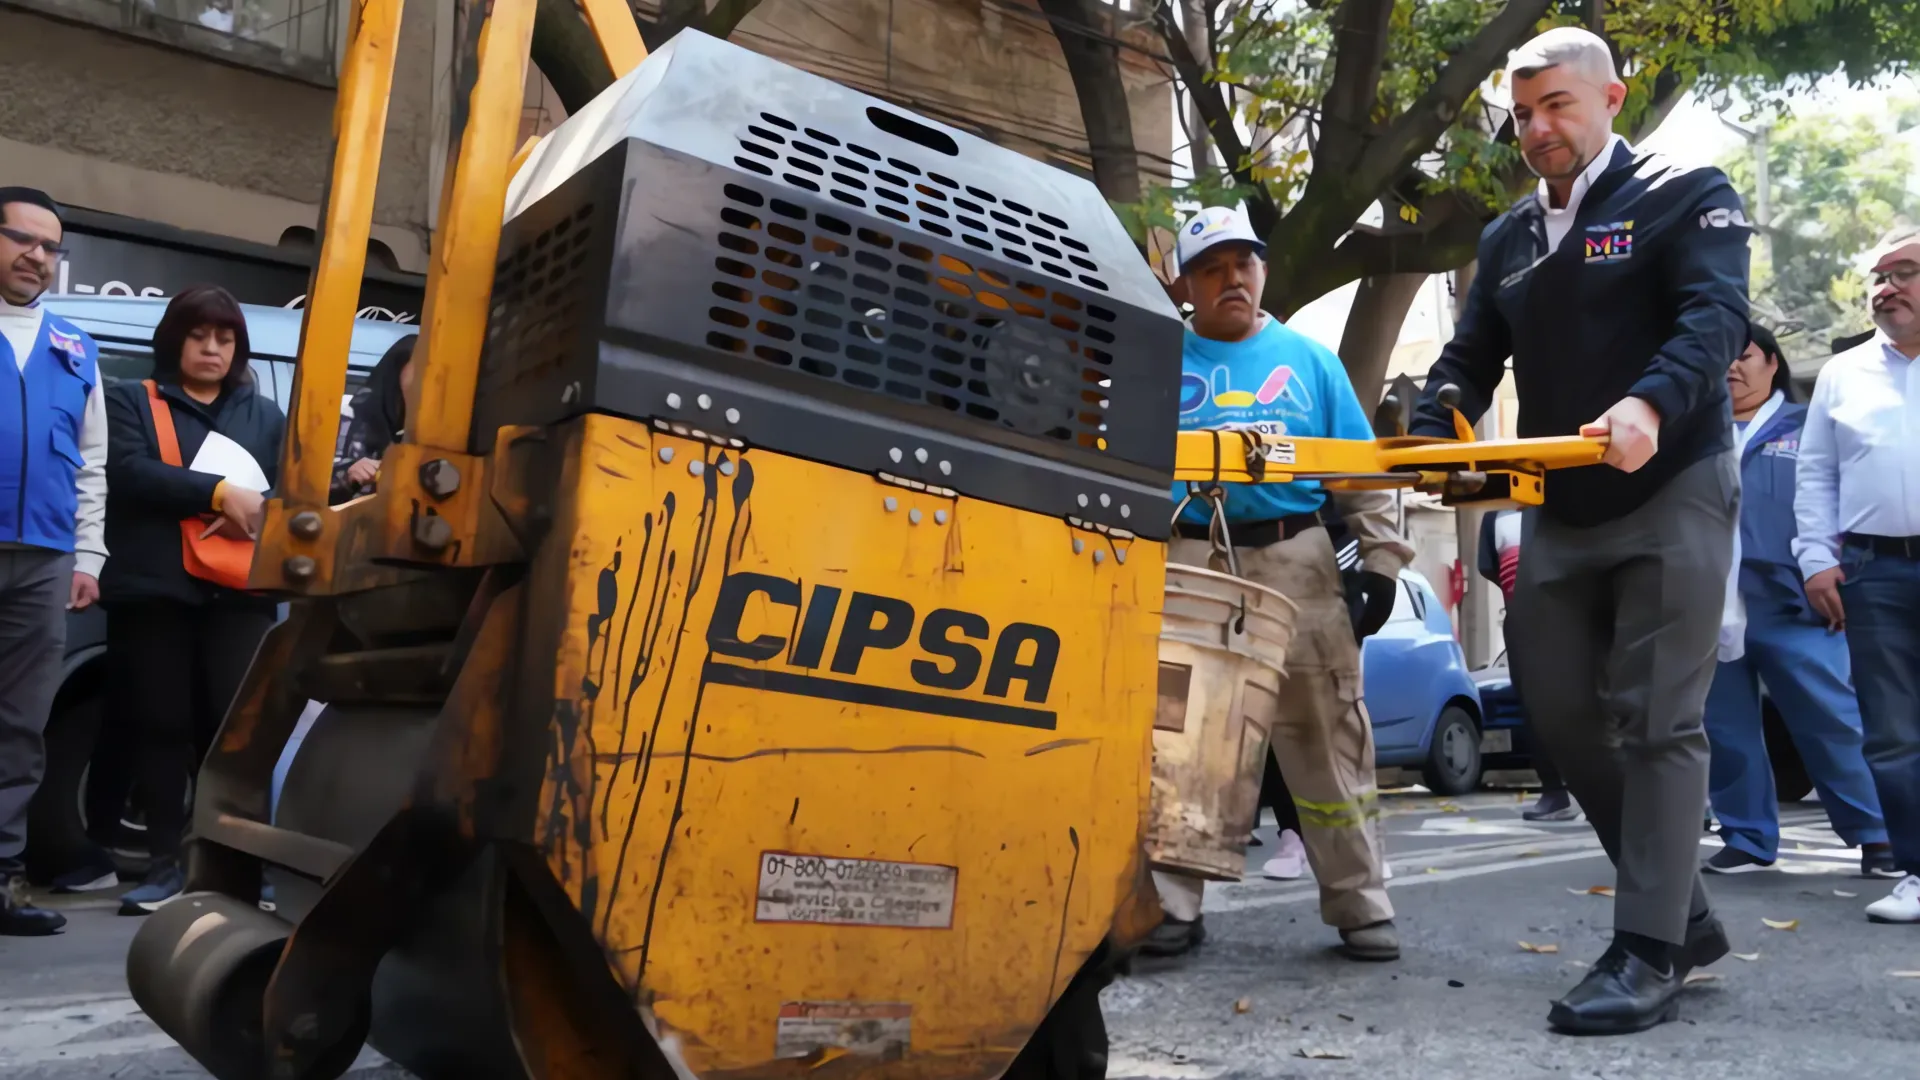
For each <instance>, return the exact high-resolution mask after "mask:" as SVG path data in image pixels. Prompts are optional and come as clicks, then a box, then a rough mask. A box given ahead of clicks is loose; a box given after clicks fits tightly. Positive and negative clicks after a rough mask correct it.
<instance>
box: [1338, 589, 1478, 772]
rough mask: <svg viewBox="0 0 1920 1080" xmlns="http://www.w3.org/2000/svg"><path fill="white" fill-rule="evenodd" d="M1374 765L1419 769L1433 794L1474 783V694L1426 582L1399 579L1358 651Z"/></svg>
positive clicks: (1437, 601) (1463, 661) (1457, 647)
mask: <svg viewBox="0 0 1920 1080" xmlns="http://www.w3.org/2000/svg"><path fill="white" fill-rule="evenodd" d="M1361 674H1362V678H1363V679H1364V680H1365V682H1364V686H1363V691H1364V693H1365V697H1366V703H1367V714H1368V716H1370V717H1371V718H1372V720H1373V745H1374V762H1375V764H1376V765H1379V766H1383V767H1398V768H1405V769H1419V770H1420V772H1421V776H1422V778H1423V782H1424V783H1425V784H1426V786H1427V788H1428V789H1429V790H1431V791H1433V792H1434V793H1435V794H1438V795H1464V794H1466V793H1467V792H1469V791H1472V790H1473V789H1474V788H1476V787H1478V786H1479V784H1480V771H1481V768H1480V738H1481V716H1482V713H1481V709H1480V693H1479V690H1478V689H1477V688H1476V687H1475V686H1474V680H1473V677H1472V675H1471V674H1470V673H1469V672H1468V671H1467V658H1466V654H1465V653H1463V652H1462V651H1461V649H1460V643H1459V642H1458V641H1456V640H1455V639H1454V636H1453V621H1452V620H1451V619H1450V618H1449V617H1448V616H1447V610H1446V608H1445V607H1444V606H1443V605H1442V604H1441V603H1440V598H1439V597H1438V596H1436V595H1434V592H1433V586H1432V585H1429V584H1428V583H1427V579H1426V578H1424V577H1422V576H1421V575H1420V574H1418V573H1416V572H1414V571H1412V570H1403V571H1401V573H1400V591H1399V593H1398V595H1396V596H1395V597H1394V605H1393V614H1392V616H1390V617H1389V618H1388V619H1387V623H1386V625H1385V626H1382V627H1381V628H1380V630H1379V632H1377V633H1375V634H1374V635H1373V636H1372V637H1369V638H1368V639H1367V641H1366V644H1365V646H1363V648H1362V650H1361Z"/></svg>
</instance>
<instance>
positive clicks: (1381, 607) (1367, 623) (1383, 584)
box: [1353, 570, 1400, 641]
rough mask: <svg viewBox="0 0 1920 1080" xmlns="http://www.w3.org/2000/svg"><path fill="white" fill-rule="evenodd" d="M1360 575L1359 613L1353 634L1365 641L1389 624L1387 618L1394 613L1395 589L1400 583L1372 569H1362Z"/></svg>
mask: <svg viewBox="0 0 1920 1080" xmlns="http://www.w3.org/2000/svg"><path fill="white" fill-rule="evenodd" d="M1359 576H1360V603H1359V605H1358V606H1359V615H1358V616H1357V617H1356V618H1355V620H1354V627H1353V636H1354V638H1355V639H1357V640H1359V641H1365V640H1367V638H1369V637H1371V636H1373V634H1374V632H1375V631H1377V630H1379V629H1380V628H1381V627H1383V626H1385V625H1387V619H1388V618H1389V617H1390V616H1392V615H1393V590H1395V589H1397V588H1399V587H1400V583H1399V582H1397V581H1395V580H1394V579H1392V578H1390V577H1388V576H1387V575H1385V574H1376V573H1374V572H1373V571H1371V570H1362V571H1360V575H1359Z"/></svg>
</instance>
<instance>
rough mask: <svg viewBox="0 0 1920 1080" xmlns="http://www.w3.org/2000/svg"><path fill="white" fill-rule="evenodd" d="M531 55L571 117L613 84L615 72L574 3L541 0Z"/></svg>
mask: <svg viewBox="0 0 1920 1080" xmlns="http://www.w3.org/2000/svg"><path fill="white" fill-rule="evenodd" d="M529 55H530V56H531V58H532V60H533V65H534V66H535V67H537V68H539V69H540V73H541V74H542V75H545V76H546V77H547V82H548V83H549V84H551V85H552V86H553V92H554V93H555V94H556V95H557V96H558V97H559V98H560V104H561V106H562V107H563V108H565V109H566V110H567V112H568V113H570V114H571V113H575V112H578V111H580V109H581V108H582V107H583V106H585V105H586V103H587V102H589V101H592V100H593V99H594V97H595V95H597V94H599V93H600V91H602V90H605V89H606V88H607V87H609V86H611V85H613V71H612V70H611V69H609V68H608V67H607V58H606V57H605V56H604V55H602V53H601V52H600V43H599V42H598V41H595V40H594V37H593V31H592V30H591V29H589V28H588V27H587V20H586V19H584V18H582V17H581V15H580V8H579V6H578V5H577V4H575V3H574V0H538V7H537V8H535V11H534V19H533V46H532V49H531V50H530V53H529Z"/></svg>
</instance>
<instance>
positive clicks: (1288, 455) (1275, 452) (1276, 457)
mask: <svg viewBox="0 0 1920 1080" xmlns="http://www.w3.org/2000/svg"><path fill="white" fill-rule="evenodd" d="M1263 456H1264V457H1265V458H1266V459H1267V462H1268V464H1271V465H1291V464H1293V458H1294V454H1293V444H1292V443H1290V442H1270V443H1268V444H1267V447H1266V452H1265V454H1264V455H1263Z"/></svg>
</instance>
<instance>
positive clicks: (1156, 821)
mask: <svg viewBox="0 0 1920 1080" xmlns="http://www.w3.org/2000/svg"><path fill="white" fill-rule="evenodd" d="M1297 614H1298V611H1297V609H1295V607H1294V606H1293V602H1292V601H1290V600H1288V599H1287V598H1286V597H1284V596H1282V595H1280V594H1279V593H1277V592H1275V591H1273V590H1272V589H1269V588H1267V587H1265V586H1263V585H1256V584H1255V583H1253V582H1251V581H1247V580H1245V579H1243V578H1236V577H1232V576H1230V575H1228V574H1221V573H1217V572H1215V571H1212V570H1205V569H1202V568H1200V567H1197V566H1183V565H1180V564H1177V563H1173V564H1168V566H1167V595H1166V602H1165V604H1164V606H1163V610H1162V614H1161V622H1160V679H1159V704H1158V706H1157V708H1156V710H1155V713H1154V724H1153V727H1154V731H1153V805H1152V811H1151V815H1150V818H1149V820H1148V823H1147V841H1146V850H1147V858H1148V860H1149V861H1150V862H1151V863H1152V864H1153V865H1154V866H1155V867H1157V868H1159V869H1163V870H1172V871H1175V872H1178V873H1182V874H1188V875H1192V876H1196V877H1202V878H1207V879H1210V880H1213V881H1239V880H1240V878H1241V876H1242V873H1243V871H1244V868H1245V866H1246V850H1247V834H1248V833H1249V832H1251V831H1252V829H1253V825H1254V816H1255V814H1256V813H1258V811H1259V803H1260V780H1261V776H1262V772H1263V766H1264V764H1265V762H1264V760H1263V758H1262V755H1263V754H1265V753H1266V749H1267V739H1268V735H1269V734H1270V732H1271V731H1272V727H1273V722H1274V719H1275V717H1276V716H1277V714H1278V711H1279V704H1280V681H1281V679H1283V678H1285V676H1286V658H1287V646H1288V645H1289V644H1290V643H1291V642H1292V640H1293V628H1294V619H1295V617H1296V616H1297Z"/></svg>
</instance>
